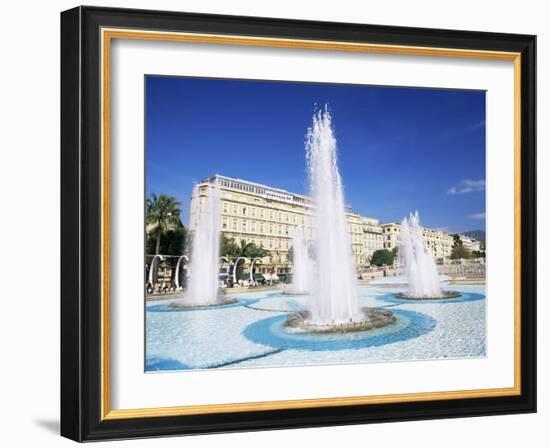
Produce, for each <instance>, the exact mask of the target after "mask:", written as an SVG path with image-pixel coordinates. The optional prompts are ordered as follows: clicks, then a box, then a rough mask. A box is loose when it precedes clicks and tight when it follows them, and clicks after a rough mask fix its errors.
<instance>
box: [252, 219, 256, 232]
mask: <svg viewBox="0 0 550 448" xmlns="http://www.w3.org/2000/svg"><path fill="white" fill-rule="evenodd" d="M252 233H256V221H252Z"/></svg>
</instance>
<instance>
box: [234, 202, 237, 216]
mask: <svg viewBox="0 0 550 448" xmlns="http://www.w3.org/2000/svg"><path fill="white" fill-rule="evenodd" d="M233 214H234V215H236V214H237V204H233Z"/></svg>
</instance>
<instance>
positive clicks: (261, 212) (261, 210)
mask: <svg viewBox="0 0 550 448" xmlns="http://www.w3.org/2000/svg"><path fill="white" fill-rule="evenodd" d="M260 218H262V219H264V209H263V208H261V209H260Z"/></svg>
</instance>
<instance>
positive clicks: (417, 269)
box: [399, 211, 456, 299]
mask: <svg viewBox="0 0 550 448" xmlns="http://www.w3.org/2000/svg"><path fill="white" fill-rule="evenodd" d="M399 253H400V256H401V257H402V258H403V261H404V263H405V272H406V276H407V281H408V287H407V290H406V292H405V293H404V294H399V296H400V297H404V298H416V299H441V298H450V297H455V296H456V295H455V294H454V293H451V292H447V291H443V290H442V289H441V284H440V282H439V276H438V273H437V267H436V265H435V260H434V258H433V256H432V254H431V253H430V252H429V251H428V250H427V248H426V247H425V244H424V238H423V236H422V228H421V227H420V217H419V216H418V211H416V212H414V213H411V214H409V217H408V218H406V217H405V218H403V221H401V246H400V248H399Z"/></svg>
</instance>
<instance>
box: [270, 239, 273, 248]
mask: <svg viewBox="0 0 550 448" xmlns="http://www.w3.org/2000/svg"><path fill="white" fill-rule="evenodd" d="M269 248H270V249H273V240H269Z"/></svg>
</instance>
